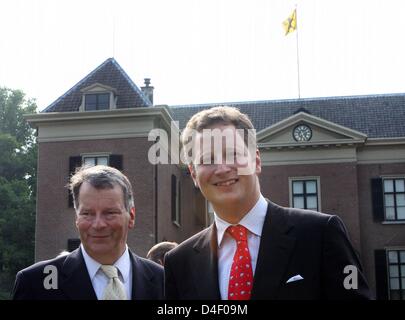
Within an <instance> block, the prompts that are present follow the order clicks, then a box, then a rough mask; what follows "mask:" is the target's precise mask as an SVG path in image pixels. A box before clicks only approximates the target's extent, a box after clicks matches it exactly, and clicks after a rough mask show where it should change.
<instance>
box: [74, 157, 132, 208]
mask: <svg viewBox="0 0 405 320" xmlns="http://www.w3.org/2000/svg"><path fill="white" fill-rule="evenodd" d="M83 182H87V183H89V184H90V185H91V186H93V187H94V188H96V189H112V188H114V186H120V187H121V189H122V193H123V195H124V199H123V200H124V204H125V209H126V210H127V211H128V212H129V211H130V210H131V208H133V207H134V196H133V192H132V186H131V183H130V182H129V180H128V178H127V177H126V176H125V175H124V174H122V173H121V172H120V171H119V170H117V169H115V168H112V167H108V166H103V165H97V166H92V167H89V166H82V167H80V168H78V169H77V170H76V172H75V174H74V175H73V176H72V177H71V178H70V183H69V184H68V188H69V190H70V191H71V192H72V195H73V204H74V207H75V209H77V208H78V206H79V205H78V201H79V192H80V187H81V186H82V184H83Z"/></svg>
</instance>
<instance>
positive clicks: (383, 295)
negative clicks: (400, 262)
mask: <svg viewBox="0 0 405 320" xmlns="http://www.w3.org/2000/svg"><path fill="white" fill-rule="evenodd" d="M386 255H387V254H386V251H385V250H374V264H375V280H376V281H375V282H376V291H377V299H378V300H388V280H387V279H388V274H387V256H386Z"/></svg>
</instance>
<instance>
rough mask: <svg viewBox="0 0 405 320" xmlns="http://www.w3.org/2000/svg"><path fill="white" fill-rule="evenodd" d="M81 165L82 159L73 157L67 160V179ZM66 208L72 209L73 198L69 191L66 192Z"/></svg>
mask: <svg viewBox="0 0 405 320" xmlns="http://www.w3.org/2000/svg"><path fill="white" fill-rule="evenodd" d="M81 165H82V157H81V156H74V157H70V158H69V179H70V177H71V176H72V174H74V173H75V171H76V168H78V167H80V166H81ZM68 206H69V208H73V196H72V193H71V192H70V190H68Z"/></svg>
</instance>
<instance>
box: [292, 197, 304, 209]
mask: <svg viewBox="0 0 405 320" xmlns="http://www.w3.org/2000/svg"><path fill="white" fill-rule="evenodd" d="M294 208H300V209H304V197H294Z"/></svg>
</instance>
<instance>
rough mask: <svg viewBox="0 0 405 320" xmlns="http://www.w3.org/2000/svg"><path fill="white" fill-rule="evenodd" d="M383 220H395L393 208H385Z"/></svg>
mask: <svg viewBox="0 0 405 320" xmlns="http://www.w3.org/2000/svg"><path fill="white" fill-rule="evenodd" d="M385 219H387V220H395V209H394V208H393V207H390V208H385Z"/></svg>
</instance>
